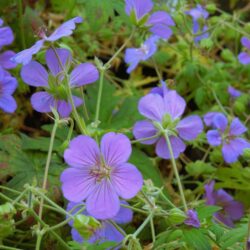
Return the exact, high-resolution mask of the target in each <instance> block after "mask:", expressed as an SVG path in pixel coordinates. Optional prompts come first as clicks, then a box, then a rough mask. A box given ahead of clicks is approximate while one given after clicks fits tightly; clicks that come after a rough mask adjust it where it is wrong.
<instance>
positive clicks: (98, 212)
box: [86, 178, 120, 220]
mask: <svg viewBox="0 0 250 250" xmlns="http://www.w3.org/2000/svg"><path fill="white" fill-rule="evenodd" d="M86 206H87V211H88V213H89V214H90V215H92V216H94V217H95V218H96V219H100V220H105V219H111V218H113V217H114V216H115V215H116V214H117V213H118V212H119V209H120V201H119V198H118V195H117V193H116V191H115V190H114V188H113V186H112V184H111V183H110V181H109V179H105V178H104V179H102V180H101V182H96V183H95V185H94V186H93V190H92V192H91V194H90V195H89V197H88V198H87V201H86Z"/></svg>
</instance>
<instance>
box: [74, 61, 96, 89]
mask: <svg viewBox="0 0 250 250" xmlns="http://www.w3.org/2000/svg"><path fill="white" fill-rule="evenodd" d="M98 78H99V72H98V70H97V68H96V67H95V66H94V65H93V64H92V63H82V64H80V65H78V66H76V67H75V68H74V70H73V71H72V72H71V74H70V85H71V86H72V87H73V86H74V87H75V86H76V87H80V86H83V85H86V84H90V83H93V82H95V81H96V80H98Z"/></svg>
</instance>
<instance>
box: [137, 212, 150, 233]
mask: <svg viewBox="0 0 250 250" xmlns="http://www.w3.org/2000/svg"><path fill="white" fill-rule="evenodd" d="M152 217H153V213H151V214H149V215H148V217H147V218H146V220H145V221H143V223H142V224H141V225H140V226H139V227H138V228H137V230H136V231H135V232H134V233H133V236H134V237H135V238H136V237H137V236H138V235H139V234H140V232H141V231H142V230H143V229H144V227H145V226H146V225H147V224H148V223H149V222H150V220H151V218H152Z"/></svg>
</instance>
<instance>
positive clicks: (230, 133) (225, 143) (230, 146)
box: [207, 113, 250, 163]
mask: <svg viewBox="0 0 250 250" xmlns="http://www.w3.org/2000/svg"><path fill="white" fill-rule="evenodd" d="M212 126H213V127H214V128H215V129H214V130H209V131H208V132H207V140H208V143H209V144H210V145H211V146H221V147H222V155H223V158H224V160H225V161H226V162H227V163H233V162H235V161H237V159H238V157H239V156H240V155H242V154H243V151H244V149H246V148H249V147H250V144H249V142H247V141H246V140H245V139H243V138H242V137H241V135H242V134H243V133H245V132H246V131H247V128H246V127H245V126H244V125H243V124H242V123H241V122H240V120H239V119H238V118H234V119H233V120H232V122H231V123H230V124H228V120H227V118H226V116H225V115H223V114H221V113H220V114H217V115H215V116H214V118H213V121H212Z"/></svg>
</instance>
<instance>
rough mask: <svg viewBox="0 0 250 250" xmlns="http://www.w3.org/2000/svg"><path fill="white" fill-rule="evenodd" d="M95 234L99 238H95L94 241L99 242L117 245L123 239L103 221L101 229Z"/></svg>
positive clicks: (107, 222)
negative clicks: (110, 242) (115, 243)
mask: <svg viewBox="0 0 250 250" xmlns="http://www.w3.org/2000/svg"><path fill="white" fill-rule="evenodd" d="M100 231H101V232H100ZM95 234H96V235H97V236H99V237H96V240H99V241H100V242H104V241H114V242H117V243H118V242H121V241H122V240H123V239H124V236H123V234H122V233H121V232H119V231H118V230H117V229H116V228H115V227H114V226H113V225H112V224H111V223H110V222H109V221H104V222H103V223H102V228H101V229H99V230H97V231H96V232H95Z"/></svg>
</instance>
